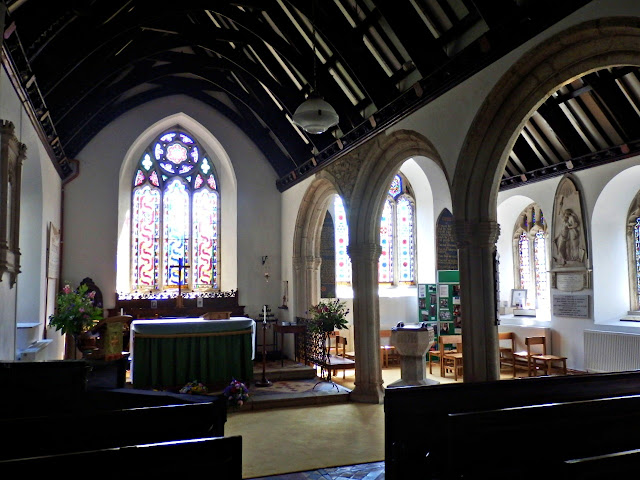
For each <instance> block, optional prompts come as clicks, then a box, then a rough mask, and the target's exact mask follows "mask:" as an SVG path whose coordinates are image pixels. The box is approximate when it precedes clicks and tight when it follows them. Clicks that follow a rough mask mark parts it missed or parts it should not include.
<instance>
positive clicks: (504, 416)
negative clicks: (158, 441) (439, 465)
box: [443, 395, 640, 479]
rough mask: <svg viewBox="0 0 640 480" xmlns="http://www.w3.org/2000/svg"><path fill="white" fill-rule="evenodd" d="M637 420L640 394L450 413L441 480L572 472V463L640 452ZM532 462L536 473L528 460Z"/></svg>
mask: <svg viewBox="0 0 640 480" xmlns="http://www.w3.org/2000/svg"><path fill="white" fill-rule="evenodd" d="M639 421H640V395H629V396H621V397H608V398H599V399H595V400H579V401H575V402H561V403H547V404H542V405H531V406H526V407H515V408H505V409H496V410H484V411H474V412H464V413H453V414H449V415H448V419H447V426H446V428H445V432H446V433H445V435H446V442H447V447H448V448H447V450H448V451H447V464H446V466H445V469H444V471H445V475H444V476H443V478H448V479H460V478H464V479H474V478H476V479H482V478H487V473H488V472H491V478H495V479H502V478H504V479H512V478H540V477H541V476H542V477H544V476H545V475H544V472H547V473H550V472H559V471H562V470H566V471H567V473H569V471H568V466H569V465H571V464H568V463H566V462H568V461H571V460H572V459H574V458H577V457H589V458H591V459H592V461H594V462H595V458H597V457H598V456H601V455H610V454H612V453H615V452H620V451H625V450H628V449H632V448H636V447H638V446H639V444H640V443H639V442H640V441H639V440H638V438H637V436H636V435H634V434H633V432H632V431H630V426H632V425H637V424H638V423H639ZM612 458H614V457H612ZM532 459H535V468H533V463H532V462H529V461H528V460H532ZM611 461H612V460H611ZM620 466H621V465H620V464H618V467H620ZM636 470H637V465H636V467H635V468H634V471H636ZM575 473H577V472H575ZM628 473H631V472H630V471H629V472H628ZM562 478H582V476H581V475H577V476H575V475H566V476H563V477H562ZM604 478H612V477H611V475H609V474H607V475H605V477H604Z"/></svg>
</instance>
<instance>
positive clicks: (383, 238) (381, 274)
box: [378, 198, 395, 283]
mask: <svg viewBox="0 0 640 480" xmlns="http://www.w3.org/2000/svg"><path fill="white" fill-rule="evenodd" d="M394 207H395V204H394V202H393V200H392V199H391V198H387V200H386V201H385V202H384V208H383V209H382V217H381V218H380V247H381V248H382V251H381V253H380V260H379V261H378V282H380V283H392V282H393V254H394V248H393V243H394V242H393V233H394V225H395V222H394V217H395V215H394V213H395V208H394Z"/></svg>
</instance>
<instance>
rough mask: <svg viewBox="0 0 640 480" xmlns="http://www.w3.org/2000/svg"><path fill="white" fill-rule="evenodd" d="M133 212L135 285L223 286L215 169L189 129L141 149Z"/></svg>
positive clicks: (161, 137) (166, 134)
mask: <svg viewBox="0 0 640 480" xmlns="http://www.w3.org/2000/svg"><path fill="white" fill-rule="evenodd" d="M131 212H132V229H131V232H132V236H131V259H132V275H131V278H132V288H133V290H137V291H161V290H168V289H173V288H177V286H178V285H183V286H185V287H186V288H189V289H192V290H219V283H220V278H219V274H218V264H219V251H218V223H219V193H218V191H217V182H216V180H215V172H213V167H212V164H211V162H210V161H209V160H208V159H207V155H206V153H205V152H204V151H203V150H202V148H201V147H199V145H198V144H197V142H196V141H195V140H194V139H193V138H192V137H191V135H189V134H188V133H187V132H184V131H181V130H180V129H179V128H178V127H176V128H174V129H171V130H169V131H166V132H164V133H163V134H161V135H159V136H158V137H157V138H156V140H155V141H154V142H153V143H152V144H151V145H150V146H149V147H148V148H147V150H146V151H145V153H144V154H143V155H142V158H141V159H140V163H139V165H138V168H137V169H136V172H135V174H134V178H133V191H132V209H131ZM179 267H181V268H179ZM180 272H182V275H180Z"/></svg>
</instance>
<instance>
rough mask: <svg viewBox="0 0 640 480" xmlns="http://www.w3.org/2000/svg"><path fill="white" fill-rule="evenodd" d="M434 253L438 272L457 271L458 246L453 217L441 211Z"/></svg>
mask: <svg viewBox="0 0 640 480" xmlns="http://www.w3.org/2000/svg"><path fill="white" fill-rule="evenodd" d="M436 253H437V264H438V266H437V268H438V270H458V246H457V244H456V237H455V231H454V225H453V215H452V214H451V212H450V211H449V210H448V209H446V208H445V209H444V210H442V213H440V216H439V217H438V223H437V225H436Z"/></svg>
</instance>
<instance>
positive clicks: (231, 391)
mask: <svg viewBox="0 0 640 480" xmlns="http://www.w3.org/2000/svg"><path fill="white" fill-rule="evenodd" d="M223 395H224V396H225V397H227V402H229V405H232V406H236V407H241V406H242V405H243V404H244V402H246V401H247V400H248V399H249V389H248V388H247V386H246V385H245V384H244V383H242V382H239V381H238V380H236V379H235V378H233V379H231V383H230V384H229V385H228V386H227V388H225V389H224V392H223Z"/></svg>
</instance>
